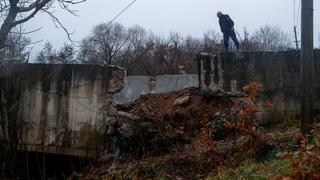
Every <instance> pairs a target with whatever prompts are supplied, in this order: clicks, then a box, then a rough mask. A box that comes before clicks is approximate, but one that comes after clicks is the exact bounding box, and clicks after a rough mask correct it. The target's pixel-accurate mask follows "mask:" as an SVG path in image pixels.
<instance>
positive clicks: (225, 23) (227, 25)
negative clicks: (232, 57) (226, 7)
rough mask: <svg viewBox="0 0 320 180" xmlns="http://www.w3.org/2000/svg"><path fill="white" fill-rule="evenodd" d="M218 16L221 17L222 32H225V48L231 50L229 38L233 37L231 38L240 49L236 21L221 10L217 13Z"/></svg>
mask: <svg viewBox="0 0 320 180" xmlns="http://www.w3.org/2000/svg"><path fill="white" fill-rule="evenodd" d="M217 16H218V18H219V25H220V29H221V32H222V33H223V42H224V48H225V50H226V51H229V39H230V37H231V39H232V40H233V42H234V44H235V45H236V47H237V50H238V51H239V42H238V39H237V35H236V33H235V31H234V22H233V21H232V19H231V18H230V16H229V15H227V14H223V13H222V12H221V11H219V12H218V13H217Z"/></svg>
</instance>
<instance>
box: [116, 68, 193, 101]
mask: <svg viewBox="0 0 320 180" xmlns="http://www.w3.org/2000/svg"><path fill="white" fill-rule="evenodd" d="M198 86H199V80H198V75H197V74H183V75H162V76H156V77H150V76H128V77H127V78H126V84H125V87H124V88H123V89H122V90H121V91H120V92H119V93H117V94H115V95H114V99H115V101H116V102H117V103H129V102H132V101H134V100H136V99H138V98H139V97H140V96H141V95H145V94H150V93H156V94H160V93H167V92H172V91H180V90H182V89H184V88H188V87H198Z"/></svg>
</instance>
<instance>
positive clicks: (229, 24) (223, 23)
mask: <svg viewBox="0 0 320 180" xmlns="http://www.w3.org/2000/svg"><path fill="white" fill-rule="evenodd" d="M219 24H220V28H221V32H223V33H229V32H231V29H232V28H233V26H234V22H233V21H232V19H231V18H230V16H229V15H227V14H225V15H222V16H221V17H219Z"/></svg>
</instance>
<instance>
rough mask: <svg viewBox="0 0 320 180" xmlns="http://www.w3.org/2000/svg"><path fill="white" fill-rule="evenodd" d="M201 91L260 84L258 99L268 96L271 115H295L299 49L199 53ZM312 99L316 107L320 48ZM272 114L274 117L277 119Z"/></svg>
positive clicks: (319, 99)
mask: <svg viewBox="0 0 320 180" xmlns="http://www.w3.org/2000/svg"><path fill="white" fill-rule="evenodd" d="M199 63H200V64H199V66H200V67H201V68H200V69H201V72H200V82H201V83H200V87H201V90H202V91H207V90H213V91H214V90H217V89H223V90H224V91H227V92H236V91H241V90H242V87H243V86H245V85H247V84H249V83H250V82H254V81H255V82H257V83H259V84H261V85H263V88H264V91H263V93H261V94H260V98H259V99H260V100H261V101H260V102H261V104H262V103H263V101H264V100H266V99H269V100H271V102H272V103H273V105H274V109H275V110H276V111H277V112H276V113H275V112H274V113H273V116H279V117H280V116H281V118H297V117H298V115H299V110H300V97H301V96H300V94H301V93H300V92H301V91H300V89H301V88H300V81H301V80H300V52H298V51H284V52H241V53H240V54H235V53H222V54H216V55H202V56H200V61H199ZM314 69H315V83H314V99H315V109H316V112H319V110H320V51H319V50H316V51H315V64H314ZM279 117H274V118H279Z"/></svg>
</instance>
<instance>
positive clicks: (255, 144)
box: [85, 88, 275, 179]
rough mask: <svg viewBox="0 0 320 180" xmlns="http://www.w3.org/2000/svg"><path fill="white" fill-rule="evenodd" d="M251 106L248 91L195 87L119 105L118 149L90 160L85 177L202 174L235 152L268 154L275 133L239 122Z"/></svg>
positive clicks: (116, 136)
mask: <svg viewBox="0 0 320 180" xmlns="http://www.w3.org/2000/svg"><path fill="white" fill-rule="evenodd" d="M253 106H254V102H253V101H252V100H251V99H250V98H249V97H248V96H241V97H240V96H239V97H230V96H214V95H213V96H203V95H201V94H200V93H199V91H198V89H196V88H188V89H185V90H182V91H179V92H172V93H166V94H149V95H145V96H142V97H141V98H140V99H138V100H136V101H134V102H132V103H129V104H124V105H117V107H116V109H117V110H118V114H119V117H118V119H117V122H116V123H113V124H114V127H112V128H111V129H112V132H113V133H112V134H109V138H110V139H111V140H114V139H116V142H115V143H114V144H113V145H112V147H117V152H118V153H117V154H116V156H110V159H104V161H103V162H100V163H98V164H96V165H94V166H91V167H90V168H89V169H90V170H89V171H88V172H86V174H87V175H86V176H85V177H87V178H88V179H91V178H92V177H105V178H106V179H113V178H120V179H126V178H127V179H132V178H138V179H139V178H157V177H169V178H174V179H175V178H194V177H198V178H202V177H206V176H208V175H209V174H210V173H213V172H214V171H215V169H216V168H217V166H219V165H221V164H222V163H223V162H224V160H225V159H226V157H227V156H228V155H230V154H232V153H236V152H239V151H242V152H244V154H246V153H247V155H251V156H253V157H254V156H256V157H261V156H266V155H267V154H268V152H269V151H270V150H271V149H272V147H271V146H274V145H273V144H271V143H269V142H270V139H268V138H269V137H271V136H268V134H267V133H265V134H266V136H261V135H260V134H258V133H256V132H257V130H256V128H258V127H255V126H254V125H252V127H251V126H249V128H248V127H245V128H244V127H243V126H242V125H241V123H247V122H241V123H240V125H238V124H239V122H237V121H238V119H239V114H241V112H242V113H243V110H244V109H250V108H251V109H254V108H252V107H253ZM248 107H249V108H248ZM254 113H255V112H254ZM242 116H243V117H242ZM242 116H241V117H242V118H241V119H242V120H246V118H244V115H243V114H242ZM248 117H250V118H254V116H253V115H252V114H249V116H248ZM251 124H253V123H251ZM238 126H239V127H240V128H235V127H238ZM241 128H242V129H244V130H245V131H243V130H241ZM248 131H249V132H248ZM272 142H273V143H274V142H275V141H272ZM112 152H114V151H110V153H112ZM89 177H90V178H89Z"/></svg>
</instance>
